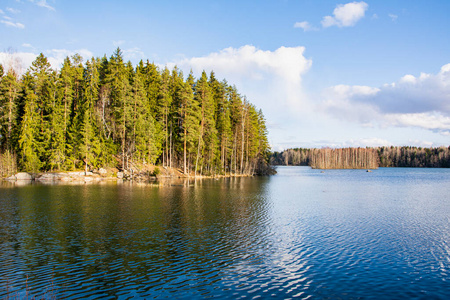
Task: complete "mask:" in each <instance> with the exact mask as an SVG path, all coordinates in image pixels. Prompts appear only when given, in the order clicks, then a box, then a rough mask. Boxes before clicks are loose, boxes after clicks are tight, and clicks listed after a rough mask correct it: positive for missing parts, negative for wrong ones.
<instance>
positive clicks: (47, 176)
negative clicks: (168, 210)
mask: <svg viewBox="0 0 450 300" xmlns="http://www.w3.org/2000/svg"><path fill="white" fill-rule="evenodd" d="M253 176H254V175H246V174H242V175H241V174H227V175H224V174H218V175H197V176H195V175H193V174H183V173H181V172H179V171H178V170H176V169H173V168H165V169H164V171H163V172H161V173H160V174H158V175H153V174H149V173H148V172H147V173H146V174H145V173H137V174H132V173H129V172H98V171H93V172H91V171H89V172H84V171H71V172H39V173H32V172H18V173H16V174H14V175H12V176H9V177H6V178H0V181H5V182H10V183H23V184H27V183H33V182H39V183H74V184H85V183H103V182H127V181H128V182H136V183H152V182H153V183H157V182H160V183H162V182H164V181H168V180H197V179H218V178H233V177H253Z"/></svg>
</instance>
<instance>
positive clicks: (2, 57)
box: [0, 44, 93, 74]
mask: <svg viewBox="0 0 450 300" xmlns="http://www.w3.org/2000/svg"><path fill="white" fill-rule="evenodd" d="M26 45H29V44H26ZM30 46H31V45H30ZM43 53H44V55H45V56H46V57H47V59H48V61H49V62H50V64H51V66H52V68H53V69H55V70H56V69H60V68H61V66H62V64H63V62H64V59H65V58H66V57H67V56H69V57H70V56H72V55H74V54H76V53H78V54H80V55H81V56H82V57H83V59H84V60H87V59H90V58H91V57H92V56H93V54H92V52H90V51H89V50H86V49H79V50H66V49H52V50H47V51H43ZM38 55H39V53H33V52H16V53H7V52H0V63H1V64H3V65H8V64H11V61H13V62H14V65H15V68H16V69H17V70H16V71H17V72H18V73H19V74H23V73H24V72H25V71H26V70H27V69H28V68H29V67H30V66H31V64H32V62H33V61H34V60H35V59H36V57H37V56H38Z"/></svg>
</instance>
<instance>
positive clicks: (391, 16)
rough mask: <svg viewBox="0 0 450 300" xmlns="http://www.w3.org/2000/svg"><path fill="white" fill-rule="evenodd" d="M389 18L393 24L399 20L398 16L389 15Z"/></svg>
mask: <svg viewBox="0 0 450 300" xmlns="http://www.w3.org/2000/svg"><path fill="white" fill-rule="evenodd" d="M388 16H389V18H391V20H392V21H393V22H395V21H397V18H398V16H397V15H394V14H389V15H388Z"/></svg>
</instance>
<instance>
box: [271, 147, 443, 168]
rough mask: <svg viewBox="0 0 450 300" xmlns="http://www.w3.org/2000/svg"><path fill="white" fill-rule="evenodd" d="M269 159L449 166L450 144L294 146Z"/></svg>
mask: <svg viewBox="0 0 450 300" xmlns="http://www.w3.org/2000/svg"><path fill="white" fill-rule="evenodd" d="M270 161H271V164H273V165H287V166H311V167H312V168H317V169H375V168H378V167H425V168H450V147H438V148H421V147H393V146H392V147H375V148H341V149H330V148H323V149H306V148H295V149H287V150H285V151H283V152H274V153H273V154H272V156H271V158H270Z"/></svg>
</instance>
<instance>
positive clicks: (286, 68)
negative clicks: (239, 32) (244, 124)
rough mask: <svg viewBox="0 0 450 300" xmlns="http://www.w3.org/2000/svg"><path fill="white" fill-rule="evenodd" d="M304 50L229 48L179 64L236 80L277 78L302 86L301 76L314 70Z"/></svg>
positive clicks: (295, 48)
mask: <svg viewBox="0 0 450 300" xmlns="http://www.w3.org/2000/svg"><path fill="white" fill-rule="evenodd" d="M304 51H305V48H304V47H280V48H278V49H277V50H275V51H264V50H260V49H257V48H256V47H254V46H251V45H246V46H243V47H241V48H238V49H236V48H232V47H230V48H226V49H223V50H221V51H220V52H214V53H211V54H209V55H207V56H203V57H193V58H190V59H184V60H181V61H179V62H176V64H177V65H178V66H190V67H192V68H193V70H194V71H196V72H201V71H202V70H203V69H205V70H214V71H215V72H216V73H223V74H231V75H233V77H239V78H251V79H252V80H256V81H259V80H265V79H267V78H268V77H271V76H273V75H275V76H277V77H281V78H283V80H286V81H288V82H291V83H300V82H301V76H302V75H303V74H304V73H305V72H306V71H308V69H309V68H310V67H311V63H312V62H311V60H308V59H306V58H305V57H304V56H303V52H304Z"/></svg>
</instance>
